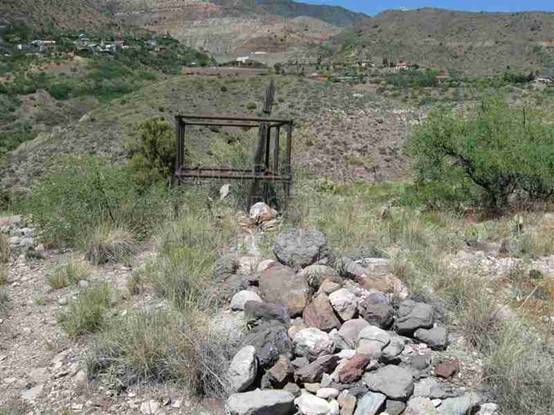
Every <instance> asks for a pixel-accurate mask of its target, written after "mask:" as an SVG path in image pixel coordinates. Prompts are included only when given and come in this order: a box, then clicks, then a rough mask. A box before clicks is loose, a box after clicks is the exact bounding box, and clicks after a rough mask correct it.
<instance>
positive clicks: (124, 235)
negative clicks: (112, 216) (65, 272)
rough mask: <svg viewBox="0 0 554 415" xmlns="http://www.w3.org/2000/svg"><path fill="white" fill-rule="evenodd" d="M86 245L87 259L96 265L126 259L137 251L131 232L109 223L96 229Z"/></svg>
mask: <svg viewBox="0 0 554 415" xmlns="http://www.w3.org/2000/svg"><path fill="white" fill-rule="evenodd" d="M86 246H87V248H86V254H85V256H86V259H87V260H88V261H90V262H91V263H92V264H94V265H101V264H107V263H116V262H122V261H126V260H128V259H129V258H130V257H131V256H132V255H133V254H135V253H136V251H137V245H136V241H135V238H134V237H133V234H132V233H131V232H128V231H127V230H125V229H122V228H120V227H114V226H111V225H107V224H102V225H100V226H98V227H97V228H96V229H95V230H94V232H93V233H92V235H91V237H90V239H89V240H88V241H87V242H86Z"/></svg>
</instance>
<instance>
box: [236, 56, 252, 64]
mask: <svg viewBox="0 0 554 415" xmlns="http://www.w3.org/2000/svg"><path fill="white" fill-rule="evenodd" d="M249 60H250V56H239V57H238V58H237V59H235V61H236V62H237V63H238V64H239V65H241V64H242V65H245V64H246V63H247V62H248V61H249Z"/></svg>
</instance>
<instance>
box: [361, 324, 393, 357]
mask: <svg viewBox="0 0 554 415" xmlns="http://www.w3.org/2000/svg"><path fill="white" fill-rule="evenodd" d="M390 340H391V336H390V334H389V333H387V332H386V331H385V330H382V329H380V328H379V327H375V326H368V327H366V328H364V329H363V330H362V331H360V334H359V335H358V346H357V347H356V352H357V353H360V354H365V355H368V356H369V357H370V359H375V360H377V359H379V358H380V357H381V355H382V354H383V349H384V348H385V347H386V346H387V345H388V344H389V343H390Z"/></svg>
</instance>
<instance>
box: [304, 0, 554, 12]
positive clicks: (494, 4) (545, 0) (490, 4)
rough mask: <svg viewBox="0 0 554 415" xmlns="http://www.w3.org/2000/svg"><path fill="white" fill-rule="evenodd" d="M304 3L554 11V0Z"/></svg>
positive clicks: (364, 7) (316, 0)
mask: <svg viewBox="0 0 554 415" xmlns="http://www.w3.org/2000/svg"><path fill="white" fill-rule="evenodd" d="M298 1H301V2H304V3H313V4H331V5H337V6H343V7H346V8H349V9H351V10H356V11H361V12H364V13H368V14H376V13H379V12H380V11H382V10H387V9H399V8H407V9H417V8H421V7H440V8H443V9H453V10H469V11H503V12H511V11H526V10H541V11H551V12H553V11H554V0H525V1H524V0H384V1H383V0H381V1H379V0H298Z"/></svg>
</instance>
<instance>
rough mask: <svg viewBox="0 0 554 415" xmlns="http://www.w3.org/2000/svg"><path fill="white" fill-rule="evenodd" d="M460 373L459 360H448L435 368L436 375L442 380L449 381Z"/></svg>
mask: <svg viewBox="0 0 554 415" xmlns="http://www.w3.org/2000/svg"><path fill="white" fill-rule="evenodd" d="M459 371H460V361H459V360H458V359H450V360H446V361H444V362H442V363H439V364H438V365H437V367H435V374H436V375H437V376H439V377H441V378H445V379H449V378H451V377H452V376H454V375H455V374H456V373H458V372H459Z"/></svg>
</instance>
